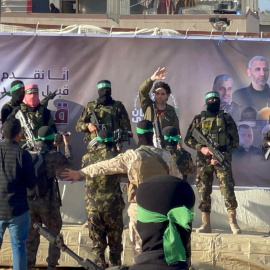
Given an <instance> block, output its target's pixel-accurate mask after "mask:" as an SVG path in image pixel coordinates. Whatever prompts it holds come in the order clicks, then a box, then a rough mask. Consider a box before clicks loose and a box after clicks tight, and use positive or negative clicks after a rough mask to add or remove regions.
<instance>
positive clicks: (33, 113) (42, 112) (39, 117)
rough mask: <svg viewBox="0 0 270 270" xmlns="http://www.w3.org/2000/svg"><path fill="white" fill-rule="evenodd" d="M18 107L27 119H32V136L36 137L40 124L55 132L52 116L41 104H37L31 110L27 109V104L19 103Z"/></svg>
mask: <svg viewBox="0 0 270 270" xmlns="http://www.w3.org/2000/svg"><path fill="white" fill-rule="evenodd" d="M20 109H21V111H22V112H23V114H24V115H26V116H27V117H28V119H30V120H32V122H33V124H34V127H35V129H34V130H33V133H34V136H35V137H37V133H38V130H39V128H41V127H42V126H50V127H51V128H52V129H53V130H54V131H55V132H57V130H56V127H55V124H54V121H53V118H52V116H51V113H50V111H49V110H48V109H47V108H46V107H45V106H43V105H41V104H39V105H38V106H37V107H35V108H31V109H33V110H29V106H27V105H26V104H24V103H21V105H20Z"/></svg>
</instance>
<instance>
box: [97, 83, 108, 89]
mask: <svg viewBox="0 0 270 270" xmlns="http://www.w3.org/2000/svg"><path fill="white" fill-rule="evenodd" d="M102 88H111V83H109V82H101V83H98V84H97V90H99V89H102Z"/></svg>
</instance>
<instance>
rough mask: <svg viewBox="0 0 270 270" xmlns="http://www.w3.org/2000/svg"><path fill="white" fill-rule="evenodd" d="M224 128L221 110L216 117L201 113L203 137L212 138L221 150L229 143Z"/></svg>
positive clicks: (205, 112)
mask: <svg viewBox="0 0 270 270" xmlns="http://www.w3.org/2000/svg"><path fill="white" fill-rule="evenodd" d="M226 126H227V125H226V122H225V118H224V112H223V110H220V111H219V112H218V114H217V115H212V114H209V113H208V112H207V111H202V112H201V131H202V133H203V135H205V136H209V137H210V138H212V139H213V141H214V142H215V143H217V144H218V145H219V146H220V147H221V148H224V147H226V146H227V145H229V143H230V140H229V138H228V137H227V135H226V134H227V133H226Z"/></svg>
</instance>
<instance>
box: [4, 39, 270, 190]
mask: <svg viewBox="0 0 270 270" xmlns="http://www.w3.org/2000/svg"><path fill="white" fill-rule="evenodd" d="M255 55H263V56H265V57H266V58H267V59H270V50H269V43H268V42H263V41H250V40H226V39H224V38H223V39H219V40H216V39H209V38H208V39H200V38H199V37H198V39H196V38H193V39H184V38H181V39H180V38H158V37H155V38H153V37H144V38H138V37H82V36H23V35H0V59H1V65H0V79H1V85H0V91H1V94H0V106H3V104H4V103H6V102H7V101H9V99H10V97H8V96H6V92H7V91H9V89H10V84H11V82H12V81H13V80H16V79H19V80H22V81H23V82H24V83H25V84H28V83H35V84H37V85H38V86H39V95H40V99H42V98H43V96H45V95H46V94H47V93H48V92H52V91H54V90H56V89H57V96H56V98H55V99H54V100H53V101H50V103H49V109H51V111H52V114H53V116H54V119H55V122H56V124H57V128H58V130H62V131H70V132H71V133H72V146H73V149H72V154H73V156H74V163H75V168H77V169H78V168H79V167H80V160H81V157H82V155H83V154H84V153H85V152H86V145H85V144H84V142H83V140H82V139H83V134H80V133H77V132H76V131H75V124H76V122H77V120H78V118H79V116H80V113H81V111H82V110H83V108H84V106H85V105H86V104H87V102H89V101H91V100H94V99H96V98H97V90H96V83H97V82H98V81H99V80H103V79H107V80H110V81H111V82H112V96H113V98H114V99H116V100H120V101H122V102H123V103H124V105H125V106H126V108H127V111H128V113H129V117H130V120H131V121H132V128H133V132H134V134H135V126H136V123H137V122H138V121H139V120H141V119H142V117H143V115H142V112H141V110H140V104H139V100H138V87H139V85H140V84H141V83H142V82H143V81H144V80H145V79H146V78H148V77H150V76H151V75H152V74H153V72H154V71H155V70H156V69H157V68H158V67H163V66H165V67H167V68H168V70H169V74H168V75H167V77H166V80H165V82H167V83H168V84H169V85H170V86H171V89H172V95H171V98H170V100H169V103H170V104H172V105H173V106H175V108H176V109H177V111H178V116H179V119H180V127H181V133H182V137H183V138H184V137H185V134H186V130H187V128H188V126H189V124H190V123H191V121H192V119H193V117H194V116H195V115H196V114H198V113H200V111H201V110H202V108H203V105H204V94H205V93H206V92H208V91H210V90H211V89H212V86H213V81H214V79H215V77H216V76H217V75H219V74H228V75H230V76H231V77H232V78H233V81H234V84H233V89H234V90H236V89H239V88H242V87H246V86H248V85H249V84H250V78H249V77H248V76H247V72H246V69H247V65H248V61H249V60H250V59H251V58H252V57H253V56H255ZM269 101H270V97H269V98H268V99H267V100H265V106H264V107H266V111H267V110H268V109H269V108H268V103H269ZM257 109H258V111H260V110H261V109H262V108H257ZM269 110H270V109H269ZM269 115H270V113H269V111H268V114H267V113H266V118H265V119H264V120H263V121H257V123H256V121H255V127H254V128H253V132H254V142H253V144H254V146H256V147H259V146H260V144H261V130H262V128H263V127H264V126H265V125H266V124H268V123H269ZM238 120H239V119H237V121H238ZM135 137H136V136H135ZM127 147H134V143H133V144H132V145H131V146H127ZM185 148H186V149H187V150H188V151H190V152H191V153H192V156H193V157H194V161H195V151H194V150H192V149H189V148H188V147H185ZM251 160H252V163H251V162H250V161H249V160H248V161H244V162H242V165H241V166H239V165H237V166H234V167H236V169H234V173H235V182H236V185H238V186H261V187H269V186H270V184H269V181H268V180H269V168H270V166H269V164H268V162H269V161H265V160H264V159H263V157H256V158H255V160H254V157H252V159H251ZM243 164H244V165H243ZM248 164H249V165H248ZM242 167H244V169H243V168H242ZM189 180H190V182H191V183H193V182H194V175H193V177H191V178H190V179H189Z"/></svg>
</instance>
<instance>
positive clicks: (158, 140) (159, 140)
mask: <svg viewBox="0 0 270 270" xmlns="http://www.w3.org/2000/svg"><path fill="white" fill-rule="evenodd" d="M153 110H154V115H155V118H154V119H155V120H154V122H153V128H154V132H155V136H156V147H157V148H160V149H162V148H164V140H163V136H162V132H161V127H160V122H159V119H158V117H157V108H156V107H155V104H154V103H153Z"/></svg>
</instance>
